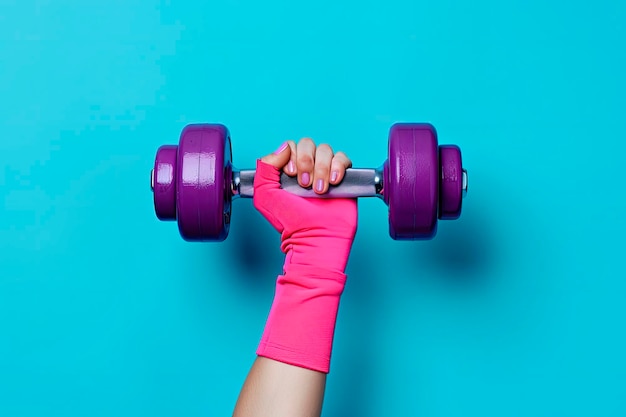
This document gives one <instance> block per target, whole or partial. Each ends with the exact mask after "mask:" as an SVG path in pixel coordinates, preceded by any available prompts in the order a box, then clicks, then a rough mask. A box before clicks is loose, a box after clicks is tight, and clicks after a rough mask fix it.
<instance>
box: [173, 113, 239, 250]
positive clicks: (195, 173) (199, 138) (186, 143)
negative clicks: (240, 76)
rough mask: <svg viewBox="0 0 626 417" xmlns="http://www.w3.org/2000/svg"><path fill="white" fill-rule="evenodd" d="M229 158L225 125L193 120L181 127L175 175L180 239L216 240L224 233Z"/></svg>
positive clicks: (227, 217)
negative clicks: (191, 123)
mask: <svg viewBox="0 0 626 417" xmlns="http://www.w3.org/2000/svg"><path fill="white" fill-rule="evenodd" d="M231 159H232V158H231V145H230V135H229V133H228V129H227V128H226V127H225V126H223V125H209V124H202V125H200V124H197V125H188V126H187V127H185V128H184V129H183V132H182V133H181V136H180V143H179V146H178V169H177V176H176V180H177V186H176V187H177V209H178V229H179V231H180V234H181V236H182V237H183V239H185V240H187V241H213V242H219V241H222V240H224V239H226V236H228V231H229V228H230V207H231V205H230V203H231V193H230V192H227V182H228V179H229V178H230V177H229V175H230V174H229V173H230V172H232V171H231V169H232V168H231ZM228 191H230V190H228Z"/></svg>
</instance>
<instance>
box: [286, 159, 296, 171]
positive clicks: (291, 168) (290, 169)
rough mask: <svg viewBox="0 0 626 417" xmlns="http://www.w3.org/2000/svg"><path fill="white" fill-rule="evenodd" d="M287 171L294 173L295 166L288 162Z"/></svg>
mask: <svg viewBox="0 0 626 417" xmlns="http://www.w3.org/2000/svg"><path fill="white" fill-rule="evenodd" d="M287 171H289V172H295V171H296V166H295V164H294V163H293V161H289V163H288V164H287Z"/></svg>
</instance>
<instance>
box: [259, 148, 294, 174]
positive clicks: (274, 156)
mask: <svg viewBox="0 0 626 417" xmlns="http://www.w3.org/2000/svg"><path fill="white" fill-rule="evenodd" d="M290 157H291V146H289V142H284V143H283V144H282V145H280V146H279V147H278V149H276V150H275V151H274V153H271V154H269V155H266V156H264V157H263V158H261V161H263V162H265V163H266V164H270V165H273V166H274V167H275V168H277V169H282V168H283V167H284V166H285V165H287V163H288V162H289V158H290Z"/></svg>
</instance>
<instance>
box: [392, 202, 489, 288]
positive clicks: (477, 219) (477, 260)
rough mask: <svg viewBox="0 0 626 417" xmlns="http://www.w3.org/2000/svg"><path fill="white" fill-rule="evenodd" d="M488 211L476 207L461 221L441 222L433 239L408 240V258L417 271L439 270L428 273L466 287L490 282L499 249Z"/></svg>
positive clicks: (452, 283)
mask: <svg viewBox="0 0 626 417" xmlns="http://www.w3.org/2000/svg"><path fill="white" fill-rule="evenodd" d="M487 213H488V211H487V210H484V209H483V208H480V207H473V208H472V210H471V211H469V210H467V212H464V213H463V214H462V215H461V218H460V219H458V220H454V221H440V222H439V229H438V232H437V235H436V236H435V238H434V239H433V240H430V241H427V242H420V243H419V244H411V243H410V242H406V243H407V246H406V248H404V250H403V252H404V254H405V256H406V259H413V260H414V261H413V262H414V263H415V268H416V269H418V270H419V269H427V270H430V271H434V272H436V273H435V274H426V275H428V276H430V277H433V278H435V277H436V279H438V280H439V279H441V280H444V281H445V282H443V284H450V285H451V286H453V287H465V288H467V289H470V288H472V287H483V286H484V285H488V280H489V276H490V271H492V270H493V266H494V265H495V264H496V263H497V259H496V257H497V256H496V252H497V248H496V246H495V245H496V242H495V239H494V233H493V232H494V231H493V229H492V227H493V226H492V224H491V223H490V222H489V218H488V215H487ZM474 289H475V288H474Z"/></svg>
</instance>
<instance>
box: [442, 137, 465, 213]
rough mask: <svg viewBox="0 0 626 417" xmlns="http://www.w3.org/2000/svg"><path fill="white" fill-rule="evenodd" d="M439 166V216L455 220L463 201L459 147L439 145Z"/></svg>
mask: <svg viewBox="0 0 626 417" xmlns="http://www.w3.org/2000/svg"><path fill="white" fill-rule="evenodd" d="M439 166H440V175H439V218H440V219H441V220H455V219H458V218H459V216H460V215H461V203H462V201H463V165H462V163H461V150H460V149H459V147H458V146H455V145H442V146H440V147H439Z"/></svg>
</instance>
